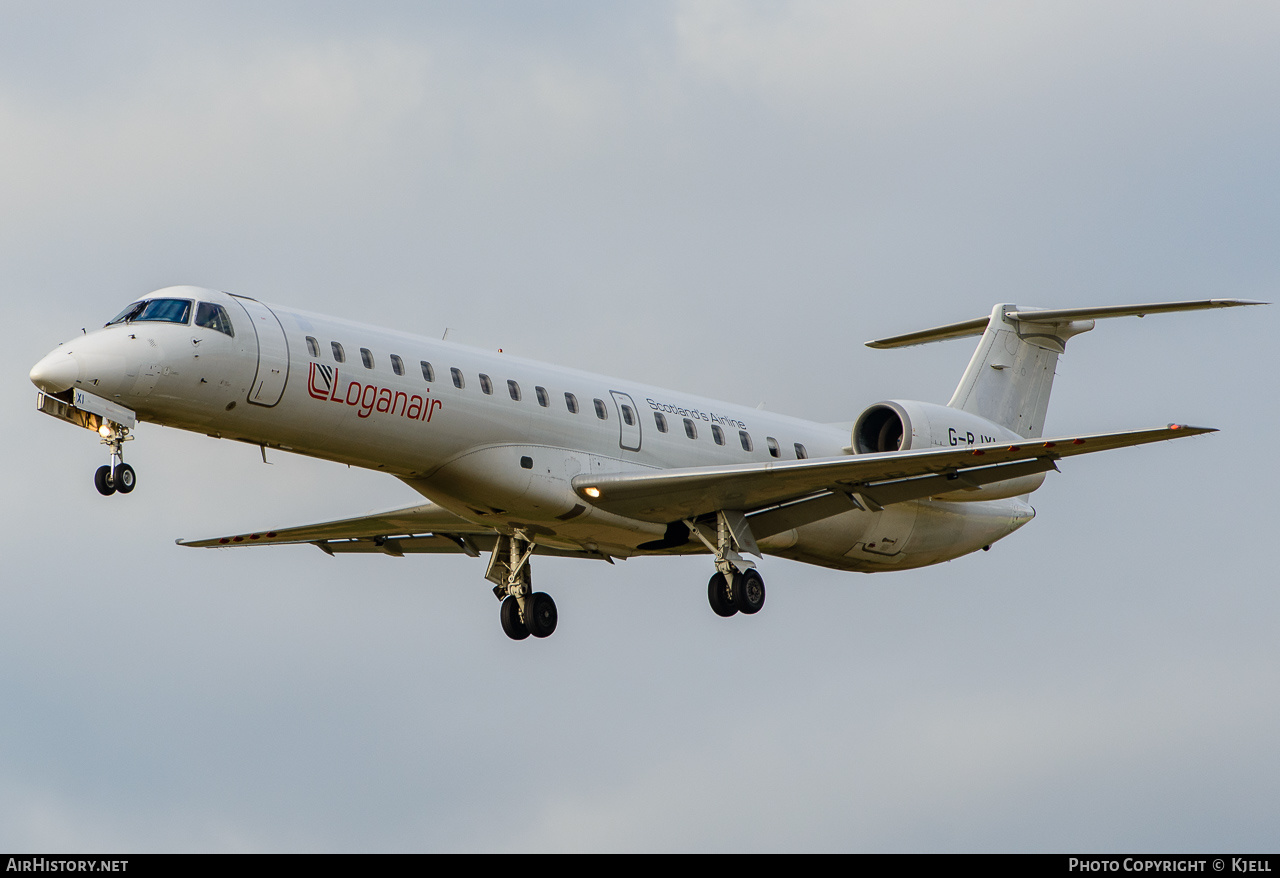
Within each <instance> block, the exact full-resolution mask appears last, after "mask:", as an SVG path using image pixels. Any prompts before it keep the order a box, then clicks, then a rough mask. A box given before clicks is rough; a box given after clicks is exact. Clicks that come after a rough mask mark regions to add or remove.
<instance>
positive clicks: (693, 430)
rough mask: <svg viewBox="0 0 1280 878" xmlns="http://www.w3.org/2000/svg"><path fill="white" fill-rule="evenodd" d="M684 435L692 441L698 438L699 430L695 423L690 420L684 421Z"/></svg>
mask: <svg viewBox="0 0 1280 878" xmlns="http://www.w3.org/2000/svg"><path fill="white" fill-rule="evenodd" d="M684 435H686V436H688V437H689V438H690V439H697V438H698V428H697V426H696V425H695V424H694V423H693V421H691V420H689V419H688V418H685V419H684Z"/></svg>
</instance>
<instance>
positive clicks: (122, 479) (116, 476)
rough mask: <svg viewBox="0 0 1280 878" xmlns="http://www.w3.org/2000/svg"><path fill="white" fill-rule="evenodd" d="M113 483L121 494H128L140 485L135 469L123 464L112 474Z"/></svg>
mask: <svg viewBox="0 0 1280 878" xmlns="http://www.w3.org/2000/svg"><path fill="white" fill-rule="evenodd" d="M111 481H112V482H113V483H114V484H115V486H116V490H117V491H119V492H120V493H121V494H128V493H129V492H130V491H132V490H133V489H134V487H135V486H136V485H137V484H138V475H137V473H135V472H134V471H133V467H131V466H129V464H127V463H122V464H120V465H119V466H117V467H116V471H115V472H114V473H112V474H111Z"/></svg>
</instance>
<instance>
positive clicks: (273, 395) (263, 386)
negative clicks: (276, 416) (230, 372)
mask: <svg viewBox="0 0 1280 878" xmlns="http://www.w3.org/2000/svg"><path fill="white" fill-rule="evenodd" d="M233 298H235V300H236V301H237V302H239V303H240V306H241V307H242V308H244V310H245V313H247V314H248V315H249V322H250V323H252V324H253V331H254V332H255V333H256V334H257V336H258V374H257V375H256V376H254V379H253V385H252V386H251V387H250V388H249V402H251V403H254V404H255V405H265V406H273V405H275V404H276V403H278V402H279V401H280V397H281V396H283V395H284V385H285V383H286V382H287V381H288V380H289V343H288V342H287V341H286V340H285V337H284V327H283V326H281V325H280V319H279V318H278V317H276V315H275V313H274V312H272V310H271V309H270V308H268V307H267V306H266V305H264V304H262V303H261V302H259V301H257V300H256V299H247V298H245V297H243V296H234V297H233Z"/></svg>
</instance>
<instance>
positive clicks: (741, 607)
mask: <svg viewBox="0 0 1280 878" xmlns="http://www.w3.org/2000/svg"><path fill="white" fill-rule="evenodd" d="M707 602H708V603H710V604H711V609H712V610H714V611H715V613H716V615H717V616H724V617H726V618H728V617H729V616H732V615H733V614H734V613H743V614H744V615H747V616H750V615H753V614H755V613H758V612H760V608H761V607H763V606H764V577H763V576H761V575H760V574H759V573H758V572H757V571H756V569H755V568H754V567H752V568H749V569H747V571H746V572H744V573H736V572H735V573H730V574H728V575H727V576H726V575H725V574H723V573H717V574H716V575H715V576H713V577H711V581H710V582H708V583H707Z"/></svg>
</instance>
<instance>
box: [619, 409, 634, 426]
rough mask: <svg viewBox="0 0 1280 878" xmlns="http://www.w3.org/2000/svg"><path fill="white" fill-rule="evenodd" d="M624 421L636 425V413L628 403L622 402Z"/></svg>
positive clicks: (629, 424) (628, 424)
mask: <svg viewBox="0 0 1280 878" xmlns="http://www.w3.org/2000/svg"><path fill="white" fill-rule="evenodd" d="M622 422H623V423H624V424H626V425H627V426H628V427H634V426H635V423H636V413H635V412H634V411H633V410H632V409H631V406H629V405H627V404H626V403H623V404H622Z"/></svg>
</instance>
